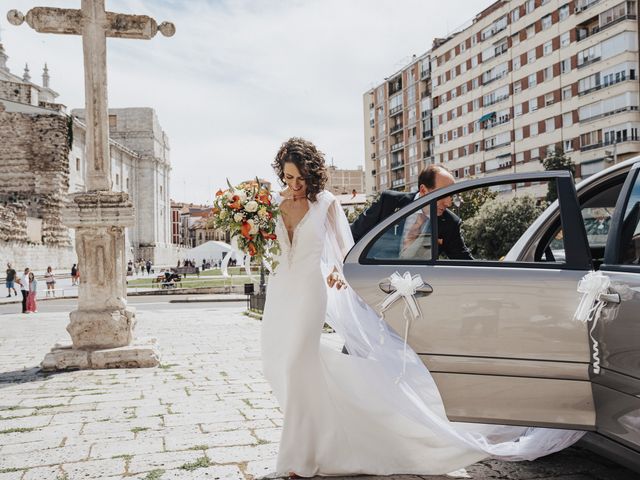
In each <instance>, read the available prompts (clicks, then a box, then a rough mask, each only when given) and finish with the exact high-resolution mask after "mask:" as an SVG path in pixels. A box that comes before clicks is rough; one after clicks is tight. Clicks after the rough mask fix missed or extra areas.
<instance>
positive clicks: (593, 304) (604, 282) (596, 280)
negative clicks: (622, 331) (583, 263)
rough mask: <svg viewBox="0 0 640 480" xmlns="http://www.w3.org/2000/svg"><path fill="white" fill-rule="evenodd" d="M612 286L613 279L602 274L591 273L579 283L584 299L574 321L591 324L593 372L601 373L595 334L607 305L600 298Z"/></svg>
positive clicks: (579, 305) (598, 346) (579, 289)
mask: <svg viewBox="0 0 640 480" xmlns="http://www.w3.org/2000/svg"><path fill="white" fill-rule="evenodd" d="M610 285H611V279H610V278H609V277H607V276H606V275H603V274H602V272H599V271H598V272H589V273H587V274H586V275H585V276H584V277H582V279H581V280H580V282H578V293H582V299H581V300H580V303H579V304H578V308H577V309H576V313H575V314H574V315H573V319H574V320H577V321H578V322H582V323H589V322H592V323H591V328H590V329H589V338H591V344H592V346H593V355H592V357H593V372H594V373H600V345H599V344H598V342H597V340H596V339H595V338H594V336H593V332H594V330H595V328H596V325H597V323H598V320H599V319H600V315H601V313H602V309H603V308H604V306H605V304H606V303H607V302H606V300H603V299H602V298H601V297H600V296H601V295H602V294H605V293H607V292H608V291H609V286H610Z"/></svg>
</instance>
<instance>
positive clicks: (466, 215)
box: [452, 187, 498, 222]
mask: <svg viewBox="0 0 640 480" xmlns="http://www.w3.org/2000/svg"><path fill="white" fill-rule="evenodd" d="M497 195H498V193H497V192H492V191H491V190H490V189H489V187H484V188H474V189H473V190H467V191H466V192H462V193H461V194H459V195H458V198H457V199H456V198H454V206H453V207H452V210H453V211H454V213H455V214H456V215H458V216H459V217H460V218H461V219H462V221H463V222H464V221H466V220H469V219H470V218H473V217H475V215H476V213H478V211H479V210H480V207H482V206H483V205H484V204H485V202H487V201H488V200H493V199H494V198H496V196H497Z"/></svg>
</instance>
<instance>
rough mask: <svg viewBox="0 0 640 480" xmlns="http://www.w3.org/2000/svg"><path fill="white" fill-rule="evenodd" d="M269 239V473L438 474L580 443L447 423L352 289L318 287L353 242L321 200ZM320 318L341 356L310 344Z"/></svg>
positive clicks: (421, 375)
mask: <svg viewBox="0 0 640 480" xmlns="http://www.w3.org/2000/svg"><path fill="white" fill-rule="evenodd" d="M276 201H277V200H276ZM276 231H277V235H278V238H279V239H280V245H281V249H282V253H281V254H280V256H279V258H277V260H278V262H279V265H278V268H277V270H276V272H275V273H274V274H272V276H271V278H270V280H269V284H268V287H267V301H266V305H265V309H264V315H263V325H262V333H261V335H262V338H261V341H262V364H263V373H264V375H265V377H266V378H267V380H268V381H269V383H270V384H271V386H272V389H273V392H274V394H275V396H276V398H277V400H278V403H279V404H280V406H281V408H282V410H283V412H284V423H283V431H282V438H281V440H280V449H279V452H278V460H277V465H276V468H275V470H276V472H275V473H277V474H279V475H286V474H288V473H289V472H295V473H297V474H298V475H301V476H305V477H306V476H314V475H351V474H372V475H389V474H424V475H428V474H442V473H447V472H450V471H453V470H457V469H459V468H462V467H465V466H467V465H470V464H472V463H475V462H477V461H479V460H481V459H484V458H487V457H489V456H492V457H496V458H502V459H508V460H523V459H527V460H531V459H534V458H537V457H539V456H542V455H546V454H549V453H552V452H555V451H558V450H561V449H562V448H565V447H567V446H569V445H571V444H572V443H574V442H575V441H577V440H578V439H579V438H580V437H581V436H582V432H573V431H563V430H553V429H541V428H526V427H507V426H495V425H472V424H462V423H452V422H449V421H448V420H447V418H446V415H445V411H444V406H443V404H442V399H441V397H440V394H439V393H438V389H437V386H436V384H435V382H434V380H433V378H432V377H431V375H430V374H429V371H428V370H427V368H426V367H425V366H424V364H423V363H422V361H421V360H420V359H419V358H418V356H417V355H416V354H415V353H414V352H413V351H412V350H411V349H408V352H407V356H406V357H404V356H403V355H404V354H403V340H402V339H401V338H400V337H399V336H398V335H397V334H396V333H395V332H393V331H392V330H391V329H390V328H388V327H387V326H386V324H384V323H382V322H380V321H379V317H378V315H377V313H376V312H375V311H373V310H372V309H371V308H369V307H368V306H367V305H366V304H365V303H364V302H363V301H362V300H361V299H360V298H359V297H358V296H357V295H356V294H355V292H353V290H351V289H350V288H348V289H347V290H341V291H337V290H335V289H328V287H327V285H326V283H325V278H326V276H327V275H328V273H329V272H330V271H331V269H332V268H333V267H334V266H337V267H338V268H341V267H342V259H343V258H344V255H346V253H347V252H348V251H349V249H350V248H351V246H352V245H353V240H352V237H351V233H350V230H349V225H348V223H347V219H346V217H345V215H344V212H343V211H342V208H341V207H340V205H339V203H338V202H337V200H336V198H335V197H334V196H333V195H332V194H331V193H330V192H327V191H324V192H321V193H320V194H319V195H318V199H317V201H316V202H310V204H309V210H308V212H307V213H306V214H305V216H304V217H303V218H302V220H301V221H300V223H299V224H298V225H297V226H296V228H295V231H294V234H293V240H292V242H291V243H290V242H289V237H288V234H287V231H286V228H285V227H284V224H283V223H282V220H281V219H279V220H278V225H277V227H276ZM325 322H328V323H329V324H330V325H331V326H332V327H333V328H334V329H335V330H336V331H337V332H338V333H339V334H340V335H341V336H342V337H343V338H344V339H345V342H346V344H347V347H348V349H349V352H350V353H351V355H343V354H341V353H339V352H336V351H334V350H331V349H329V348H328V347H326V346H324V345H321V343H320V335H321V333H322V327H323V325H324V323H325ZM403 358H406V373H405V374H404V375H403V376H402V377H400V378H398V373H399V372H400V371H401V370H402V366H403ZM469 394H470V395H472V394H473V392H469Z"/></svg>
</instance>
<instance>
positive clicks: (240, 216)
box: [233, 213, 244, 222]
mask: <svg viewBox="0 0 640 480" xmlns="http://www.w3.org/2000/svg"><path fill="white" fill-rule="evenodd" d="M233 220H234V221H236V222H241V221H242V220H244V213H234V214H233Z"/></svg>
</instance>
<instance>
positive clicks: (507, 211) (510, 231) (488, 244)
mask: <svg viewBox="0 0 640 480" xmlns="http://www.w3.org/2000/svg"><path fill="white" fill-rule="evenodd" d="M542 211H543V208H542V207H541V206H538V205H537V204H536V200H535V198H533V197H531V196H521V197H514V198H511V199H504V200H495V201H492V202H488V203H485V204H484V205H482V207H480V209H479V210H478V213H477V214H476V215H475V216H474V217H473V218H471V219H469V220H467V221H466V222H465V223H463V226H462V228H463V232H464V236H465V241H466V243H467V246H469V248H470V249H471V251H472V253H473V255H474V257H475V258H478V259H483V260H499V259H501V258H502V257H503V256H504V255H506V254H507V252H508V251H509V250H510V249H511V247H512V246H513V245H514V244H515V243H516V241H517V240H518V239H519V238H520V237H521V236H522V234H523V233H524V231H525V230H526V229H527V228H528V227H529V226H530V225H531V223H532V222H533V221H534V220H535V219H536V218H537V217H538V216H539V215H540V213H542Z"/></svg>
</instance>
